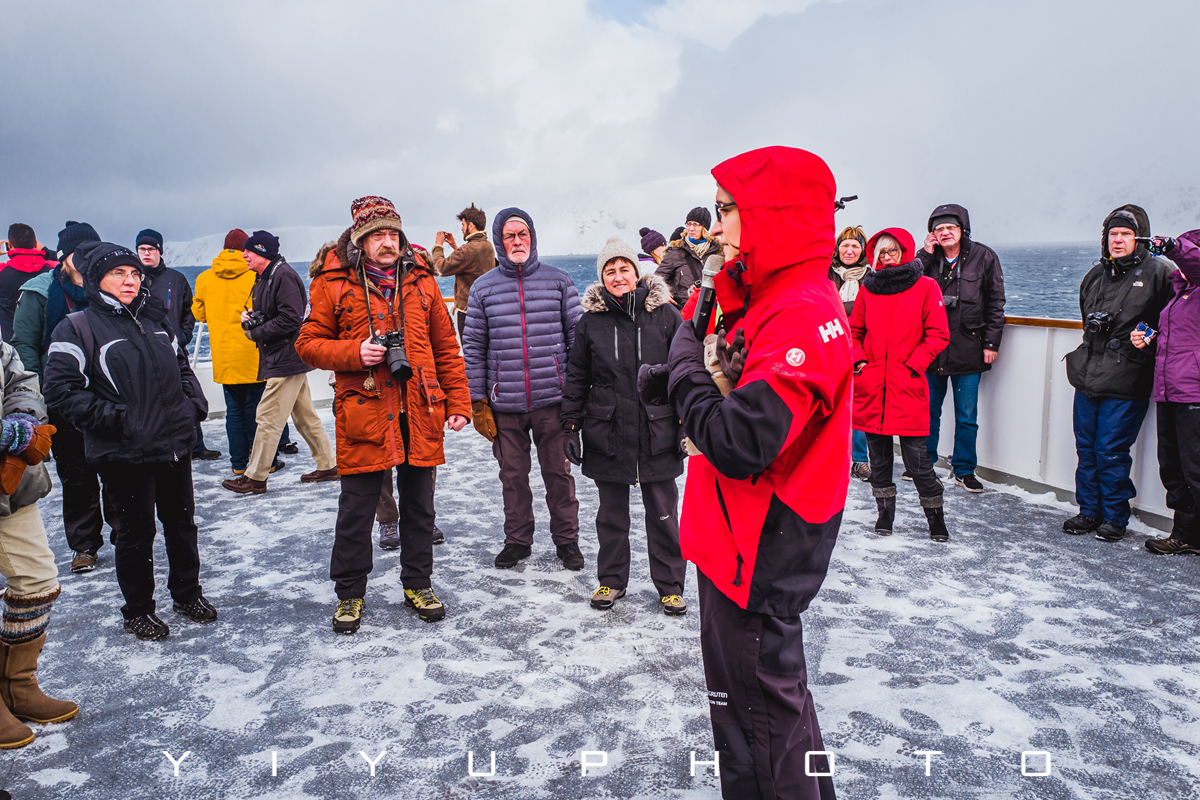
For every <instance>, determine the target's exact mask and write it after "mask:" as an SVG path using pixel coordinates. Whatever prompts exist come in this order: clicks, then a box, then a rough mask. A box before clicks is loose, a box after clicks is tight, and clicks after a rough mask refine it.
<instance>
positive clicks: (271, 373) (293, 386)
mask: <svg viewBox="0 0 1200 800" xmlns="http://www.w3.org/2000/svg"><path fill="white" fill-rule="evenodd" d="M243 257H244V258H245V259H246V263H247V264H249V265H250V269H252V270H253V271H254V272H255V273H257V274H258V277H257V278H255V280H254V288H253V290H252V291H251V298H252V302H253V304H254V310H253V311H249V310H247V311H243V312H242V327H243V328H245V329H246V336H247V337H248V338H249V339H251V340H252V341H253V342H254V343H255V344H257V345H258V379H259V380H260V381H266V382H267V388H266V389H264V390H263V394H262V399H261V400H259V401H258V412H257V414H256V417H255V421H256V422H257V424H258V430H257V431H256V432H255V434H254V449H253V450H252V451H251V453H250V464H249V466H247V467H246V472H245V474H243V475H239V476H238V477H236V478H234V479H232V480H227V481H224V482H222V483H221V485H222V486H224V487H225V488H226V489H228V490H229V491H231V492H236V493H238V494H262V493H263V492H265V491H267V475H269V474H270V472H271V464H272V463H273V462H274V461H275V449H276V446H277V445H278V444H279V434H280V433H281V432H282V431H283V425H284V423H285V422H287V419H288V416H289V415H290V416H291V418H292V422H294V423H295V424H296V430H297V431H299V432H300V435H301V436H303V437H304V441H306V442H307V443H308V447H309V449H310V450H311V451H312V454H313V459H314V460H315V461H316V462H317V468H316V470H314V471H313V472H308V473H305V474H304V475H301V476H300V482H301V483H319V482H321V481H336V480H337V479H338V474H337V464H336V463H335V462H334V458H333V448H332V447H331V446H330V444H329V435H328V434H327V433H325V426H324V425H323V424H322V423H321V418H320V417H318V416H317V412H316V410H315V409H314V408H313V403H312V394H311V392H310V391H309V388H308V373H309V370H310V369H311V367H309V366H308V365H307V364H305V363H304V362H303V361H301V360H300V356H299V355H298V354H297V353H296V337H297V336H298V335H299V334H300V323H301V321H302V320H303V319H304V313H305V311H304V310H305V306H306V305H307V299H306V295H305V291H304V284H303V283H301V282H300V276H299V275H297V274H296V270H294V269H292V267H291V265H289V264H288V263H287V261H285V260H284V259H283V256H281V255H280V254H279V239H278V238H277V237H275V236H272V235H271V234H270V233H268V232H267V231H255V232H254V234H253V235H252V236H251V237H250V238H249V239H247V240H246V249H245V251H244V252H243Z"/></svg>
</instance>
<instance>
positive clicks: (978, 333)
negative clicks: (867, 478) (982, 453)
mask: <svg viewBox="0 0 1200 800" xmlns="http://www.w3.org/2000/svg"><path fill="white" fill-rule="evenodd" d="M917 258H919V259H920V260H921V266H922V267H923V268H924V271H925V274H926V275H927V276H929V277H930V278H933V279H934V280H936V281H937V282H938V286H940V287H942V297H943V302H944V305H945V308H946V321H947V322H948V323H949V325H950V345H949V346H948V347H947V348H946V349H945V350H943V351H942V352H941V353H940V354H939V355H938V357H937V358H935V359H934V361H933V363H932V364H930V365H929V368H928V369H927V370H926V371H925V377H926V379H927V380H928V381H929V436H928V437H926V440H925V446H926V448H927V449H928V450H929V462H930V463H931V464H936V463H937V460H938V453H937V446H938V432H939V431H940V429H941V424H942V404H943V403H944V402H945V400H946V390H947V388H949V385H950V384H953V387H954V452H953V453H952V454H951V456H950V464H951V468H952V470H953V472H954V482H955V483H957V484H958V485H959V486H961V487H963V488H964V489H966V490H967V491H968V492H975V493H978V492H982V491H983V484H981V483H980V482H979V479H978V478H976V477H975V467H976V465H977V457H976V455H975V440H976V438H977V437H978V435H979V425H978V423H977V422H976V419H977V417H978V405H979V378H980V376H981V375H982V374H983V373H984V372H986V371H987V370H990V369H991V368H992V362H993V361H995V360H996V355H997V354H998V352H999V350H1000V337H1001V336H1003V334H1004V272H1003V271H1002V270H1001V269H1000V259H999V258H998V257H997V256H996V252H995V251H994V250H992V248H990V247H988V246H987V245H983V244H980V243H979V242H974V241H971V217H970V215H968V214H967V210H966V209H965V208H963V207H962V206H959V205H954V204H953V203H950V204H947V205H942V206H938V207H937V208H935V209H934V210H933V213H932V214H930V215H929V235H928V236H926V237H925V249H924V250H921V251H919V252H918V253H917Z"/></svg>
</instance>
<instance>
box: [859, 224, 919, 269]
mask: <svg viewBox="0 0 1200 800" xmlns="http://www.w3.org/2000/svg"><path fill="white" fill-rule="evenodd" d="M884 234H887V235H888V236H891V237H892V238H893V239H895V240H896V241H897V242H899V243H900V251H901V252H900V263H901V264H907V263H908V262H910V261H912V260H913V259H914V258H916V255H917V246H916V245H915V244H914V243H913V237H912V234H911V233H909V232H908V231H906V230H904V228H884V229H883V230H881V231H880V232H879V233H877V234H875V235H874V236H872V237H871V241H869V242H867V263H868V264H870V265H871V267H872V268H874V267H875V243H876V242H878V241H879V237H880V236H883V235H884Z"/></svg>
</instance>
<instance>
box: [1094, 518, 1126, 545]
mask: <svg viewBox="0 0 1200 800" xmlns="http://www.w3.org/2000/svg"><path fill="white" fill-rule="evenodd" d="M1096 538H1097V539H1099V540H1100V541H1102V542H1119V541H1121V540H1122V539H1124V538H1125V528H1118V527H1117V526H1116V525H1113V524H1112V523H1111V522H1105V523H1104V524H1102V525H1101V526H1100V527H1099V528H1096Z"/></svg>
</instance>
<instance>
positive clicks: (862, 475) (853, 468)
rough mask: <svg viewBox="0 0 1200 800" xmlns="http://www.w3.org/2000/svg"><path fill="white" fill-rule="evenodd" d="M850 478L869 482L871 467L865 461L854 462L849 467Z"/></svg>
mask: <svg viewBox="0 0 1200 800" xmlns="http://www.w3.org/2000/svg"><path fill="white" fill-rule="evenodd" d="M850 477H851V478H858V479H859V480H860V481H864V482H865V481H869V480H871V465H870V464H868V463H867V462H865V461H855V462H854V463H853V464H851V465H850Z"/></svg>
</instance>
